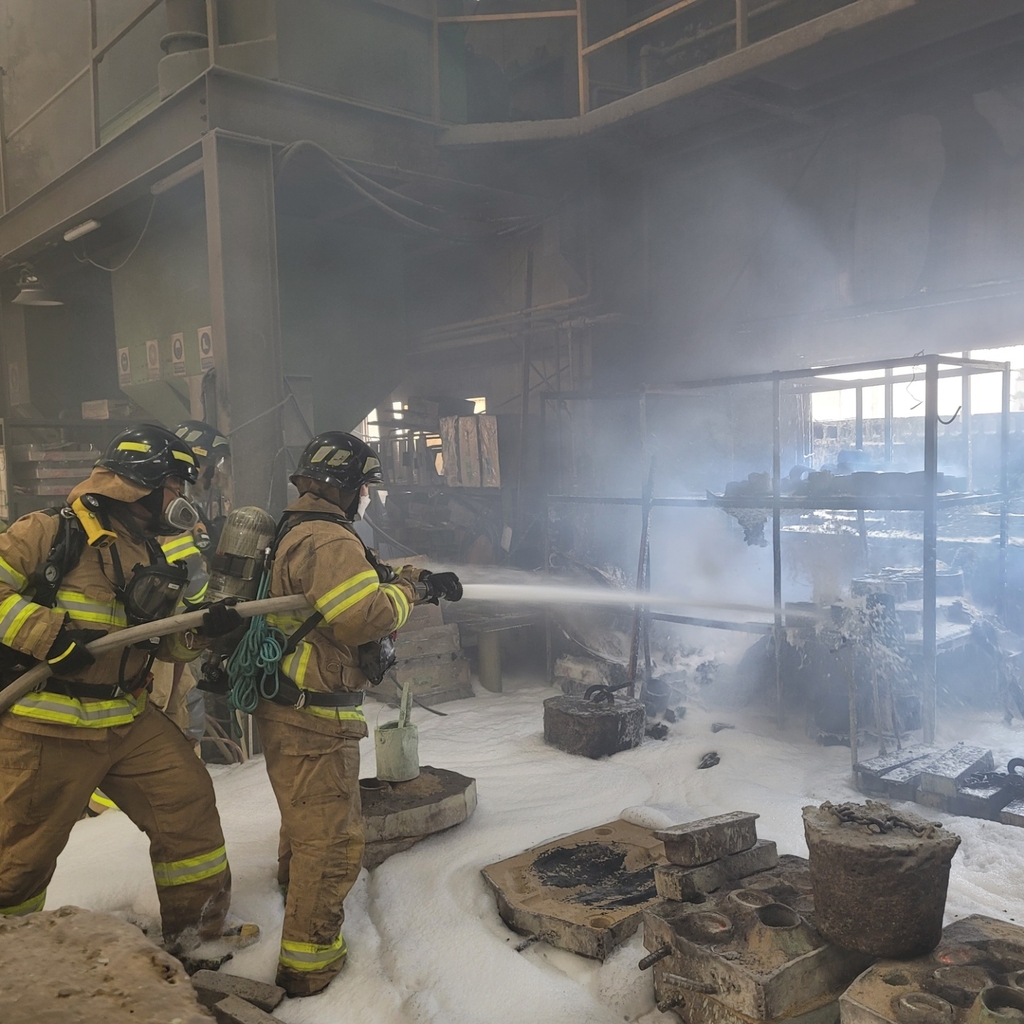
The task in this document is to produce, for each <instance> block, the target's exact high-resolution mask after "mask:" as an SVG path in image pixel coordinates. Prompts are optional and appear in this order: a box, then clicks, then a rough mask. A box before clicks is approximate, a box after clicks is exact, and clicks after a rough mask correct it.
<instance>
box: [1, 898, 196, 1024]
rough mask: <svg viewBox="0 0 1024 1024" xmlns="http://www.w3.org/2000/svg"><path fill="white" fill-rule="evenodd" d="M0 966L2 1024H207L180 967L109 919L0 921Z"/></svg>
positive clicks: (74, 911)
mask: <svg viewBox="0 0 1024 1024" xmlns="http://www.w3.org/2000/svg"><path fill="white" fill-rule="evenodd" d="M0 964H2V965H3V972H2V974H3V984H2V985H0V1021H3V1022H4V1024H41V1022H43V1021H48V1022H55V1024H56V1022H64V1021H67V1022H72V1021H73V1022H75V1024H111V1022H116V1021H129V1020H131V1021H137V1022H138V1024H151V1022H152V1024H155V1022H158V1021H170V1020H177V1021H179V1022H180V1024H210V1020H211V1018H210V1016H209V1014H208V1013H207V1012H206V1010H204V1009H203V1007H202V1006H201V1005H200V1003H199V1000H198V998H197V997H196V993H195V991H194V990H193V988H192V986H191V985H190V984H189V979H188V975H187V974H186V973H185V971H184V969H183V968H182V966H181V964H180V963H179V962H178V961H177V960H176V959H175V958H174V957H173V956H171V955H170V954H169V953H166V952H165V951H164V950H162V949H161V948H160V947H159V946H157V945H156V944H155V943H153V942H150V940H149V939H147V938H146V936H145V935H144V934H143V933H142V932H141V931H140V930H139V929H138V928H136V927H135V925H132V924H128V923H127V922H126V921H122V920H121V919H120V918H118V917H114V916H113V915H111V914H101V913H96V912H94V911H90V910H82V909H81V908H79V907H61V908H60V909H59V910H54V911H44V912H41V913H36V914H29V915H27V916H25V917H0Z"/></svg>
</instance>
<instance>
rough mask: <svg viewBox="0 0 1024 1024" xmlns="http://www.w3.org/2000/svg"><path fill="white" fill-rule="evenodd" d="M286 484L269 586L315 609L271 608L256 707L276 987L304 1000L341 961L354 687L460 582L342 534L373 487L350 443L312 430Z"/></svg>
mask: <svg viewBox="0 0 1024 1024" xmlns="http://www.w3.org/2000/svg"><path fill="white" fill-rule="evenodd" d="M292 482H293V483H294V484H295V486H296V487H297V488H298V490H299V498H298V499H297V500H296V501H294V502H293V503H292V504H291V505H290V506H289V507H288V509H287V510H286V511H285V514H284V516H283V517H282V520H281V523H280V525H279V527H278V533H277V541H276V555H275V558H274V562H273V572H272V576H271V586H270V595H271V596H272V597H278V596H284V595H289V594H300V593H301V594H304V595H305V596H306V598H307V599H308V601H309V603H310V605H311V606H312V607H313V608H315V609H316V613H317V614H316V615H315V616H314V617H313V618H312V619H304V618H303V617H302V615H301V613H296V615H294V616H288V617H285V616H277V617H275V616H268V622H269V624H270V625H273V626H276V627H277V628H279V629H280V630H281V631H282V632H283V633H284V634H285V635H286V636H289V637H293V640H292V641H291V643H290V645H289V646H294V649H293V650H291V651H288V649H287V647H286V654H285V657H284V658H283V659H282V662H281V666H280V676H279V681H280V683H281V684H282V685H281V690H280V692H279V695H278V698H277V700H276V701H270V700H261V701H260V703H259V706H258V708H257V709H256V712H255V714H256V717H257V720H258V722H259V729H260V735H261V737H262V739H263V745H264V749H265V752H266V762H267V772H268V774H269V776H270V781H271V784H272V786H273V788H274V793H275V795H276V796H277V802H278V805H279V806H280V808H281V836H280V847H279V860H278V879H279V881H280V883H281V885H282V886H284V887H286V889H287V894H286V900H285V918H284V928H283V932H282V937H281V951H280V959H279V963H278V972H277V983H278V985H280V986H281V987H283V988H284V989H285V990H286V991H287V992H288V993H289V994H290V995H293V996H303V995H311V994H312V993H314V992H319V991H320V990H321V989H323V988H325V987H326V986H327V985H328V984H329V983H330V981H331V979H332V978H334V977H335V976H336V975H337V974H338V972H339V971H340V970H341V968H342V966H343V965H344V962H345V956H346V952H347V951H346V947H345V940H344V938H343V936H342V931H341V926H342V922H343V920H344V910H343V908H342V901H343V900H344V899H345V896H346V895H347V894H348V892H349V890H350V889H351V888H352V885H353V884H354V883H355V880H356V878H357V876H358V875H359V869H360V865H361V861H362V853H363V833H362V821H361V814H360V802H359V740H360V739H362V738H363V737H364V736H366V735H367V728H366V719H365V718H364V717H363V712H362V708H361V704H362V699H363V694H362V690H363V687H364V686H365V685H366V683H367V675H368V674H369V676H370V678H371V679H373V678H374V677H376V679H375V681H377V682H379V681H380V675H381V674H382V668H383V667H384V666H383V665H382V662H381V659H382V655H383V657H384V658H385V659H386V657H387V655H386V651H387V650H388V648H384V651H383V652H382V649H381V645H380V644H378V643H377V641H380V640H381V639H382V638H387V637H389V635H390V634H391V633H392V632H393V631H394V630H396V629H399V628H400V627H401V626H402V625H403V624H404V623H405V621H406V619H407V618H408V617H409V609H410V606H411V605H412V604H415V603H417V602H419V601H434V602H435V603H436V601H437V599H438V598H439V597H444V598H446V599H447V600H458V599H459V598H460V597H461V596H462V586H461V584H460V583H459V581H458V578H457V577H456V576H455V574H454V573H434V574H431V573H429V572H425V571H424V572H420V571H418V570H415V569H413V568H412V567H411V566H407V567H405V568H404V569H403V570H402V571H401V573H400V574H396V573H394V572H393V570H391V568H390V567H389V566H385V565H381V564H379V563H377V562H376V558H375V556H374V555H373V553H372V552H370V551H368V550H367V549H366V548H364V546H363V543H362V542H361V541H360V540H359V539H358V537H357V536H356V535H355V533H354V532H353V531H352V529H351V527H350V525H349V524H350V523H351V522H352V521H353V520H354V519H356V518H358V513H359V508H360V498H361V496H362V497H364V498H365V496H366V494H367V490H366V488H367V486H368V485H373V484H379V483H381V471H380V462H379V461H378V459H377V456H376V453H375V452H374V451H373V449H372V448H370V447H369V446H368V445H366V444H364V443H363V442H362V441H360V440H359V439H358V438H356V437H354V436H352V435H351V434H344V433H340V432H336V431H332V432H328V433H325V434H321V435H319V436H318V437H316V438H314V439H313V440H312V441H311V442H310V444H309V445H308V446H307V448H306V450H305V451H304V452H303V454H302V458H301V459H300V461H299V465H298V468H297V469H296V471H295V474H294V475H293V476H292ZM299 637H301V639H297V638H299ZM384 664H386V660H385V662H384ZM297 705H298V706H297Z"/></svg>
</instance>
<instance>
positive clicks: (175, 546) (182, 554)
mask: <svg viewBox="0 0 1024 1024" xmlns="http://www.w3.org/2000/svg"><path fill="white" fill-rule="evenodd" d="M160 550H161V551H162V552H163V553H164V558H166V559H167V561H168V562H170V561H174V560H178V561H180V560H181V559H183V558H191V557H192V556H193V555H198V554H200V551H199V548H197V547H196V542H195V541H194V540H193V539H192V535H191V534H190V533H186V534H184V535H183V536H181V537H175V538H174V539H173V540H168V541H164V543H163V544H161V545H160Z"/></svg>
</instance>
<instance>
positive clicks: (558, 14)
mask: <svg viewBox="0 0 1024 1024" xmlns="http://www.w3.org/2000/svg"><path fill="white" fill-rule="evenodd" d="M575 17H576V11H575V10H571V11H515V12H510V13H508V14H452V15H448V16H447V17H445V18H438V19H437V22H438V24H439V25H465V24H469V23H473V22H478V21H485V22H486V21H539V20H540V19H542V18H575Z"/></svg>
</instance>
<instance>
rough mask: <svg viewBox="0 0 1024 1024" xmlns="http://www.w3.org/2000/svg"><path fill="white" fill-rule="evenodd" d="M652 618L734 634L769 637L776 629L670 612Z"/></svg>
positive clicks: (767, 625)
mask: <svg viewBox="0 0 1024 1024" xmlns="http://www.w3.org/2000/svg"><path fill="white" fill-rule="evenodd" d="M650 618H651V619H652V620H653V621H654V622H674V623H677V624H678V625H680V626H699V627H701V628H702V629H724V630H727V631H729V632H733V633H757V634H760V635H767V634H769V633H771V632H772V630H773V629H774V628H775V627H774V626H773V625H772V624H771V623H770V622H730V621H729V620H728V619H701V618H697V617H696V616H693V615H672V614H671V613H670V612H651V614H650Z"/></svg>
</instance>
